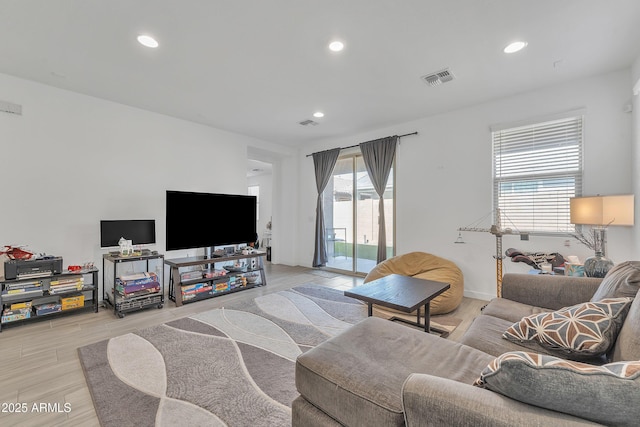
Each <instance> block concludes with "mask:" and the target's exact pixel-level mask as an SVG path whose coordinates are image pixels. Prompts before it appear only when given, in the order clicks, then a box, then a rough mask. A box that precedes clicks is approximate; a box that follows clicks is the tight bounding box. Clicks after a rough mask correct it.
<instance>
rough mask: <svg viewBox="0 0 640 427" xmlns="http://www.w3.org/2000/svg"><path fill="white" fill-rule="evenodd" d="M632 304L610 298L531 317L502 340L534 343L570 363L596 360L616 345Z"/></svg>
mask: <svg viewBox="0 0 640 427" xmlns="http://www.w3.org/2000/svg"><path fill="white" fill-rule="evenodd" d="M631 301H633V299H632V298H608V299H604V300H602V301H598V302H585V303H582V304H577V305H574V306H571V307H565V308H561V309H560V310H558V311H552V312H545V313H539V314H532V315H530V316H527V317H523V318H522V320H520V321H519V322H516V323H514V324H513V325H511V327H510V328H509V329H507V330H506V331H505V332H504V334H502V337H503V338H505V339H507V340H509V341H513V342H516V343H527V342H535V343H538V344H540V345H541V346H542V347H544V348H545V349H547V350H548V351H550V352H553V353H559V354H560V355H562V356H563V357H567V358H570V359H578V360H589V359H594V358H597V357H601V356H602V355H604V354H605V353H606V352H607V351H609V349H610V348H611V346H613V344H614V343H615V341H616V338H617V336H618V332H619V331H620V328H621V327H622V323H623V322H624V319H625V317H626V316H627V312H628V311H629V307H630V306H631Z"/></svg>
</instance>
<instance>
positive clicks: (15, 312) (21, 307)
mask: <svg viewBox="0 0 640 427" xmlns="http://www.w3.org/2000/svg"><path fill="white" fill-rule="evenodd" d="M30 317H31V301H25V302H21V303H17V304H11V306H10V307H9V308H5V309H4V310H2V320H1V321H2V323H9V322H15V321H17V320H23V319H29V318H30Z"/></svg>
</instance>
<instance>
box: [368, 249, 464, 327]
mask: <svg viewBox="0 0 640 427" xmlns="http://www.w3.org/2000/svg"><path fill="white" fill-rule="evenodd" d="M389 274H401V275H403V276H412V277H416V278H418V279H427V280H435V281H436V282H444V283H449V284H450V285H451V287H450V288H449V289H448V290H447V291H445V292H444V293H443V294H442V295H439V296H438V297H436V298H435V299H434V300H433V301H431V306H430V307H429V309H430V312H431V314H444V313H449V312H450V311H453V310H455V309H456V308H457V307H458V305H460V302H461V301H462V294H463V293H464V277H463V276H462V271H460V268H458V266H457V265H455V264H454V263H453V262H452V261H449V260H447V259H444V258H440V257H437V256H435V255H431V254H428V253H425V252H410V253H408V254H404V255H398V256H395V257H393V258H389V259H388V260H385V261H382V262H381V263H380V264H378V265H376V266H375V267H374V268H373V270H371V272H370V273H369V274H367V277H365V279H364V282H365V283H367V282H370V281H372V280H376V279H379V278H381V277H384V276H388V275H389ZM385 310H388V309H386V308H385ZM414 313H415V312H414Z"/></svg>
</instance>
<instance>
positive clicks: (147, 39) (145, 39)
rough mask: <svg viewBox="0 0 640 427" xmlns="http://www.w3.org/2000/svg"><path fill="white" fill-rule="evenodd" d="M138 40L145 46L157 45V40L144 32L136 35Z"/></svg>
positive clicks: (152, 46) (154, 46) (153, 46)
mask: <svg viewBox="0 0 640 427" xmlns="http://www.w3.org/2000/svg"><path fill="white" fill-rule="evenodd" d="M138 42H139V43H140V44H141V45H143V46H146V47H151V48H156V47H158V42H157V41H156V39H154V38H153V37H151V36H147V35H145V34H142V35H139V36H138Z"/></svg>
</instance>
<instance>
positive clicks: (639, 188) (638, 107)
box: [631, 56, 640, 260]
mask: <svg viewBox="0 0 640 427" xmlns="http://www.w3.org/2000/svg"><path fill="white" fill-rule="evenodd" d="M631 83H632V85H633V88H640V56H639V57H638V58H637V59H636V61H635V62H634V63H633V66H632V67H631ZM632 97H633V101H632V104H631V105H632V108H633V112H632V120H633V131H632V146H631V159H632V160H633V170H632V182H633V184H632V185H633V192H634V194H635V195H636V198H635V214H636V215H635V223H636V224H638V217H639V214H640V196H639V195H640V93H639V94H632ZM633 236H634V237H633V242H634V245H633V259H636V260H637V259H640V226H636V227H634V233H633Z"/></svg>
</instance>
